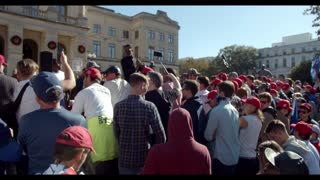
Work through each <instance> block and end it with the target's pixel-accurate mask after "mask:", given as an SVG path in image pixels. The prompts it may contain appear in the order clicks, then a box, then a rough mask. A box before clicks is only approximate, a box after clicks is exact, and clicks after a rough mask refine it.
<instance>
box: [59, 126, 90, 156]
mask: <svg viewBox="0 0 320 180" xmlns="http://www.w3.org/2000/svg"><path fill="white" fill-rule="evenodd" d="M56 143H59V144H64V145H68V146H73V147H83V148H89V149H90V150H91V151H92V152H93V153H96V151H95V150H94V148H93V143H92V137H91V135H90V132H89V131H88V130H87V129H86V128H84V127H82V126H71V127H68V128H67V129H65V130H63V131H62V132H61V133H60V134H59V135H58V137H57V138H56Z"/></svg>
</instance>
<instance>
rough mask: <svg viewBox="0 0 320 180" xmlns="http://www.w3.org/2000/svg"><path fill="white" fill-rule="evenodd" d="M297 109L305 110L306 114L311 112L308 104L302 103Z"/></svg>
mask: <svg viewBox="0 0 320 180" xmlns="http://www.w3.org/2000/svg"><path fill="white" fill-rule="evenodd" d="M299 108H303V109H306V110H307V111H308V112H311V110H312V106H311V104H309V103H302V104H300V106H299Z"/></svg>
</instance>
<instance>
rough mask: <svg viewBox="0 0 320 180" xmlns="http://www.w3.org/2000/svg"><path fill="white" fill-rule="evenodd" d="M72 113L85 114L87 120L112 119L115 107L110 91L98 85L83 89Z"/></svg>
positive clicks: (75, 100) (75, 101)
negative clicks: (101, 117) (100, 117)
mask: <svg viewBox="0 0 320 180" xmlns="http://www.w3.org/2000/svg"><path fill="white" fill-rule="evenodd" d="M71 111H72V112H76V113H80V114H81V113H82V112H84V115H85V117H86V119H87V120H88V119H90V118H92V117H97V116H106V117H108V118H111V119H112V118H113V107H112V105H111V95H110V91H109V89H108V88H106V87H104V86H102V85H100V84H98V83H94V84H92V85H91V86H89V87H86V88H85V89H82V90H81V91H80V92H79V93H78V94H77V95H76V97H75V99H74V104H73V106H72V110H71Z"/></svg>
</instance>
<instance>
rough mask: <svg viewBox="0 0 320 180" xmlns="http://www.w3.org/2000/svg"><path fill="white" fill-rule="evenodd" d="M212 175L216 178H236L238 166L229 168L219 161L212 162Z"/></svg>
mask: <svg viewBox="0 0 320 180" xmlns="http://www.w3.org/2000/svg"><path fill="white" fill-rule="evenodd" d="M211 167H212V175H214V176H234V175H235V172H236V167H237V165H236V164H235V165H232V166H227V165H224V164H222V163H221V162H220V161H219V160H218V159H213V160H212V166H211Z"/></svg>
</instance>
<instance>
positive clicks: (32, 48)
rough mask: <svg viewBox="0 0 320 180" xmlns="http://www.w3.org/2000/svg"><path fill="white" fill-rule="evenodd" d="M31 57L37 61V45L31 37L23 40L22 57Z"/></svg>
mask: <svg viewBox="0 0 320 180" xmlns="http://www.w3.org/2000/svg"><path fill="white" fill-rule="evenodd" d="M26 58H29V59H32V60H34V61H35V62H37V63H38V45H37V43H36V42H35V41H34V40H32V39H24V40H23V59H26Z"/></svg>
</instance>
